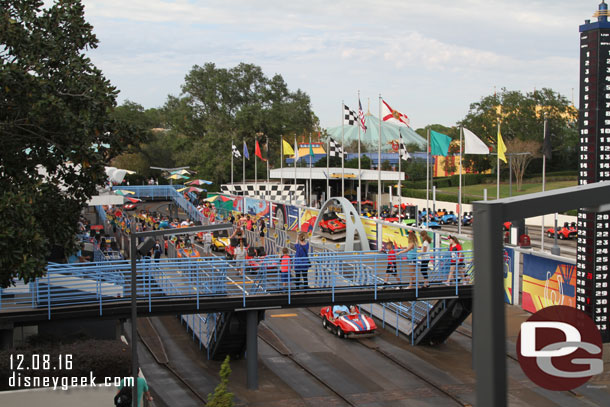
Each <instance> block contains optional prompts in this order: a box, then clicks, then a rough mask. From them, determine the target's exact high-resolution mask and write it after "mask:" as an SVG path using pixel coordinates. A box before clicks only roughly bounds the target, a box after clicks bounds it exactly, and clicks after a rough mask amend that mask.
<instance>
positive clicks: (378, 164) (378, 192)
mask: <svg viewBox="0 0 610 407" xmlns="http://www.w3.org/2000/svg"><path fill="white" fill-rule="evenodd" d="M381 120H382V119H381V93H380V94H379V140H378V143H377V144H378V146H377V178H378V179H377V217H379V215H381Z"/></svg>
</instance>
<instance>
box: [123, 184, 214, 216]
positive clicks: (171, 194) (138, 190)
mask: <svg viewBox="0 0 610 407" xmlns="http://www.w3.org/2000/svg"><path fill="white" fill-rule="evenodd" d="M181 187H183V186H182V185H154V186H148V185H137V186H130V187H129V190H130V191H132V192H134V194H133V195H132V196H133V197H135V198H148V199H163V200H172V201H173V202H174V203H175V204H176V205H178V206H179V207H180V208H182V209H183V210H184V211H185V212H186V213H187V214H188V216H189V218H190V219H192V220H193V221H198V222H201V224H202V225H207V224H208V218H207V217H205V216H203V214H202V213H201V212H199V211H198V210H197V208H196V207H195V206H194V205H193V204H192V203H191V202H189V200H187V199H185V198H184V196H183V195H182V194H181V193H180V192H178V191H177V190H176V189H177V188H181ZM122 188H123V187H113V189H115V190H116V189H122Z"/></svg>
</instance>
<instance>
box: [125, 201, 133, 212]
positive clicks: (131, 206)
mask: <svg viewBox="0 0 610 407" xmlns="http://www.w3.org/2000/svg"><path fill="white" fill-rule="evenodd" d="M123 209H125V210H126V211H133V210H134V209H136V204H134V203H128V204H125V205H123Z"/></svg>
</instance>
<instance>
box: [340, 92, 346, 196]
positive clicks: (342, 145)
mask: <svg viewBox="0 0 610 407" xmlns="http://www.w3.org/2000/svg"><path fill="white" fill-rule="evenodd" d="M341 111H342V114H343V115H342V116H341V117H342V119H341V196H342V197H345V162H344V160H345V154H344V151H343V148H344V145H345V142H344V140H343V134H344V133H345V102H344V101H343V100H342V101H341Z"/></svg>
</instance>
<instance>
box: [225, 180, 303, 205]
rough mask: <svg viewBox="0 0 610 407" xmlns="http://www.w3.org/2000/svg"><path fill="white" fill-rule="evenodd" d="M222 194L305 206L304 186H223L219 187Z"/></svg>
mask: <svg viewBox="0 0 610 407" xmlns="http://www.w3.org/2000/svg"><path fill="white" fill-rule="evenodd" d="M220 190H221V191H222V192H223V193H227V194H231V195H239V196H249V197H251V198H259V199H268V200H270V201H274V202H281V203H289V202H291V201H292V202H293V203H295V204H299V205H305V203H306V201H305V186H304V185H300V184H297V185H294V184H271V183H269V184H267V183H260V182H259V183H258V184H223V185H221V186H220Z"/></svg>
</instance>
